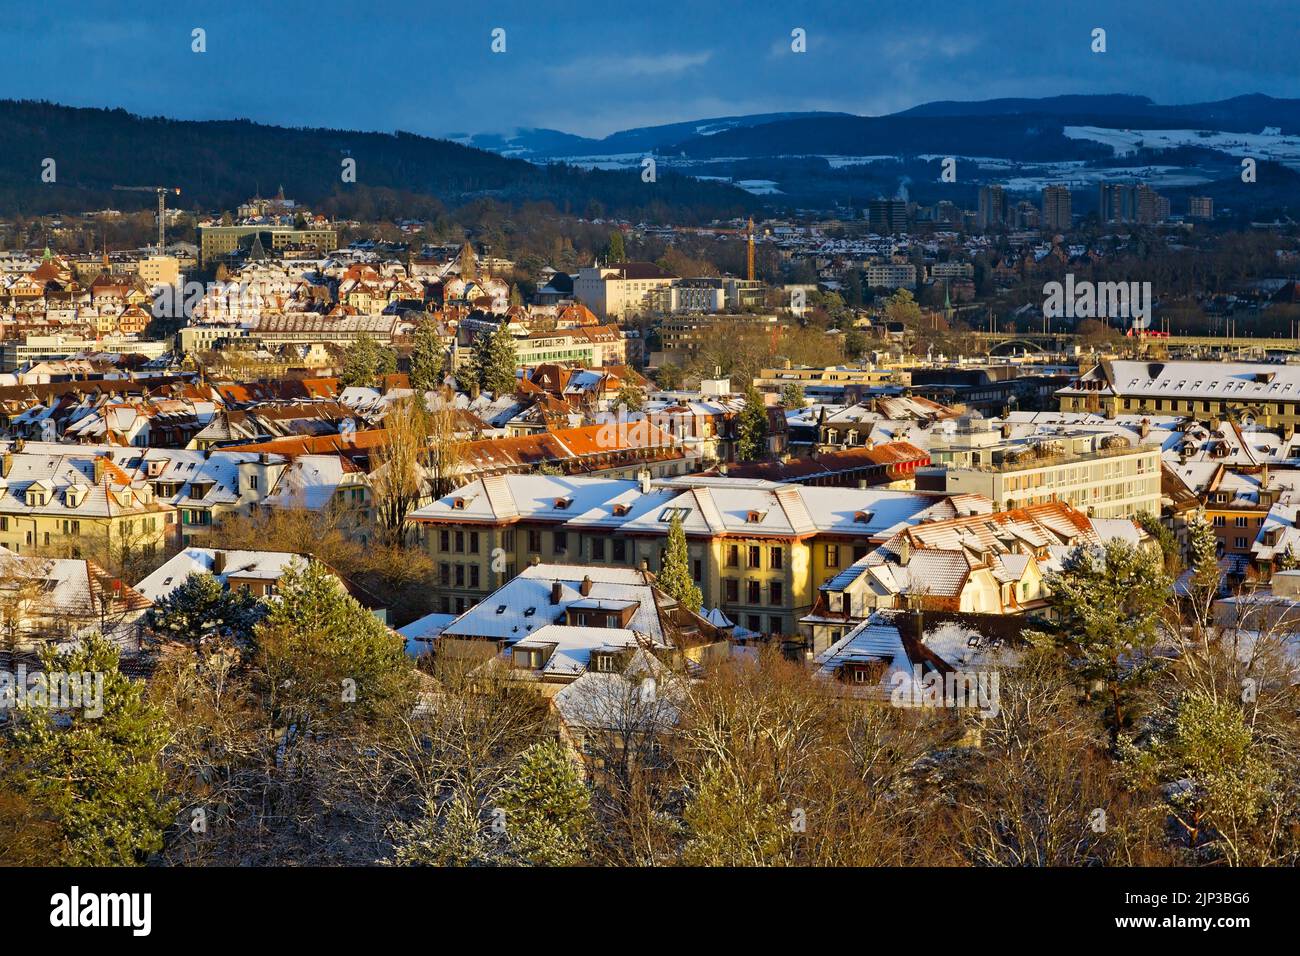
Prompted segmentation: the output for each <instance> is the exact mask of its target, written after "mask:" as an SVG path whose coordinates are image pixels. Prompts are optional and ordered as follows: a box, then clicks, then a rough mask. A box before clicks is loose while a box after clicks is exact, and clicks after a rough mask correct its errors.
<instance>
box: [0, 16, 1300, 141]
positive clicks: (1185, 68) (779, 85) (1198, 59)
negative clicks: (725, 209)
mask: <svg viewBox="0 0 1300 956" xmlns="http://www.w3.org/2000/svg"><path fill="white" fill-rule="evenodd" d="M5 6H6V7H10V9H5V10H4V11H3V17H4V23H5V26H4V28H3V30H0V95H3V96H5V97H17V98H37V99H48V100H53V101H56V102H60V103H66V104H70V105H76V106H121V107H124V108H126V109H128V110H131V111H132V112H138V113H144V114H147V115H166V116H173V117H179V118H189V119H213V118H233V117H247V118H249V119H253V120H257V121H260V122H270V123H280V124H286V125H309V126H335V127H347V128H356V129H374V130H393V129H405V130H410V131H412V132H417V133H425V134H430V135H441V134H447V133H452V132H502V131H508V130H510V129H512V128H515V127H519V126H546V127H552V128H556V129H562V130H566V131H569V132H575V133H581V134H584V135H595V136H600V135H604V134H606V133H609V132H613V131H615V130H618V129H626V128H629V127H633V126H645V125H652V124H656V123H667V122H675V121H681V120H691V119H699V118H704V117H709V116H723V115H729V114H738V113H755V112H771V111H778V110H806V109H828V110H844V111H847V112H853V113H862V114H879V113H886V112H891V111H894V110H897V109H905V108H907V107H909V106H913V105H916V104H918V103H922V102H925V101H927V100H934V99H985V98H989V97H998V96H1043V95H1052V94H1058V93H1141V94H1145V95H1148V96H1151V97H1152V98H1153V99H1155V100H1156V101H1158V102H1163V103H1185V102H1192V101H1196V100H1204V99H1221V98H1225V97H1228V96H1235V95H1238V94H1241V93H1253V92H1260V93H1268V94H1271V95H1273V96H1300V57H1297V56H1296V55H1295V50H1294V38H1295V35H1296V31H1297V26H1300V4H1297V3H1295V0H1259V2H1244V3H1231V2H1228V0H1224V2H1205V0H1182V2H1166V0H1122V2H1114V0H1094V2H1089V3H1080V2H1060V0H1045V2H1044V0H1036V2H999V0H981V2H973V0H967V2H925V0H913V2H908V3H906V4H898V3H884V2H879V0H858V2H839V0H826V2H807V3H800V2H788V3H787V2H780V0H772V2H765V0H750V2H713V0H682V2H677V3H674V2H671V0H654V2H651V0H646V2H639V3H638V2H622V0H607V2H599V0H596V2H591V3H586V2H577V0H553V2H545V0H535V2H532V3H528V2H491V0H487V2H480V0H462V2H460V3H454V4H449V3H441V2H431V0H423V2H396V0H395V2H387V3H385V2H382V0H373V2H365V3H362V2H334V0H317V2H313V3H300V2H297V0H273V2H262V3H244V2H241V0H230V2H225V3H220V4H203V5H202V6H201V7H199V9H197V10H195V11H193V12H185V10H184V8H185V7H186V6H188V5H186V4H183V3H177V2H170V3H162V2H133V0H114V2H104V0H86V2H79V3H72V4H64V5H58V6H57V7H52V6H50V5H48V4H24V5H22V6H21V7H18V6H16V5H14V4H13V0H5ZM195 6H196V7H197V6H199V5H195ZM56 10H57V13H56ZM194 27H202V28H204V29H205V30H206V31H207V45H208V50H207V52H206V53H203V54H195V53H193V52H191V50H190V31H191V30H192V29H193V28H194ZM496 27H501V28H503V29H505V30H506V52H505V53H504V54H493V53H492V52H491V51H490V49H489V45H490V42H491V31H492V30H493V28H496ZM796 27H800V28H803V29H804V30H805V31H806V32H807V38H808V39H807V52H806V53H803V54H795V53H792V52H791V50H790V31H791V30H792V29H794V28H796ZM1094 27H1103V28H1104V29H1106V31H1107V46H1108V50H1107V52H1106V53H1105V54H1094V53H1092V52H1091V51H1090V49H1089V44H1090V33H1091V31H1092V29H1093V28H1094Z"/></svg>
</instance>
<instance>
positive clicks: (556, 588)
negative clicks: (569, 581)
mask: <svg viewBox="0 0 1300 956" xmlns="http://www.w3.org/2000/svg"><path fill="white" fill-rule="evenodd" d="M563 593H564V585H562V584H561V583H560V582H559V581H553V582H551V603H552V604H559V603H560V596H561V595H562V594H563Z"/></svg>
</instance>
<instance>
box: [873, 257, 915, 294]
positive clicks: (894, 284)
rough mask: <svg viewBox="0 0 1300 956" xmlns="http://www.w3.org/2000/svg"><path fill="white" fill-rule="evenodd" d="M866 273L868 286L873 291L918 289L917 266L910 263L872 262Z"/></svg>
mask: <svg viewBox="0 0 1300 956" xmlns="http://www.w3.org/2000/svg"><path fill="white" fill-rule="evenodd" d="M866 273H867V285H868V286H869V287H871V288H873V289H915V288H916V266H914V265H912V264H911V263H910V262H907V263H901V262H871V263H868V264H867V269H866Z"/></svg>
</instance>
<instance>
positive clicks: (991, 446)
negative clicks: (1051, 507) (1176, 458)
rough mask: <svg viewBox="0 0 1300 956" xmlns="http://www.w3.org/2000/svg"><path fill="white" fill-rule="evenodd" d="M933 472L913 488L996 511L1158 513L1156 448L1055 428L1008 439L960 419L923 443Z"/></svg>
mask: <svg viewBox="0 0 1300 956" xmlns="http://www.w3.org/2000/svg"><path fill="white" fill-rule="evenodd" d="M930 457H931V459H932V460H933V462H934V464H935V467H934V468H933V469H928V470H923V472H918V473H917V487H918V488H927V489H931V490H940V487H939V486H940V484H941V485H942V490H944V491H946V492H948V493H949V494H973V495H983V496H984V497H986V498H988V499H990V500H991V501H993V502H994V504H995V505H996V506H997V507H998V508H1000V509H1003V510H1011V509H1014V508H1018V507H1025V506H1029V505H1037V504H1045V503H1047V502H1053V501H1062V502H1066V503H1067V504H1069V505H1071V506H1073V507H1075V508H1078V509H1079V510H1081V511H1084V512H1086V513H1087V514H1088V515H1089V516H1091V517H1097V518H1131V517H1133V516H1135V515H1137V514H1139V513H1141V512H1143V511H1148V512H1151V513H1152V514H1158V513H1159V512H1160V494H1161V491H1160V459H1161V448H1160V445H1159V444H1155V443H1153V444H1150V445H1147V444H1140V443H1137V444H1135V443H1134V442H1132V441H1131V440H1130V439H1129V438H1127V437H1125V436H1123V435H1116V434H1105V433H1098V432H1096V431H1091V430H1087V429H1071V428H1068V427H1062V428H1060V429H1058V430H1056V431H1054V432H1052V433H1051V434H1038V435H1034V436H1028V437H1020V438H1013V437H1011V433H1010V429H1009V428H1004V429H1001V430H997V431H995V430H994V429H993V427H992V425H991V424H990V423H989V422H988V421H987V420H986V419H982V418H974V417H963V418H961V419H958V421H957V422H956V423H954V424H953V425H952V427H951V430H947V429H941V430H940V431H939V432H938V433H935V434H932V435H931V438H930Z"/></svg>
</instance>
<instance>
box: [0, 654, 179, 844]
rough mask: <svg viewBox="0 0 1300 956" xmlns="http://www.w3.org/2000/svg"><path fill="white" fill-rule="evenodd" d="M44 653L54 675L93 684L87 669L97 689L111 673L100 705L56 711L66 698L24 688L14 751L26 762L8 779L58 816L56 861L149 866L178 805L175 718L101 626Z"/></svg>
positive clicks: (43, 816)
mask: <svg viewBox="0 0 1300 956" xmlns="http://www.w3.org/2000/svg"><path fill="white" fill-rule="evenodd" d="M41 657H42V663H43V665H44V673H45V674H55V673H58V674H64V675H69V676H73V675H76V676H80V677H82V686H83V689H84V687H85V680H86V678H87V677H89V678H91V686H92V688H93V686H94V684H95V682H97V681H100V680H102V690H101V691H100V694H99V703H98V704H96V705H95V706H93V707H92V708H91V709H90V710H87V709H86V707H84V706H83V707H81V708H78V709H72V710H59V711H55V710H53V709H52V706H53V705H54V704H57V703H58V701H57V700H52V699H48V698H47V701H46V703H45V704H42V703H41V702H40V701H39V700H38V701H33V700H32V699H31V696H30V695H29V694H28V689H27V688H18V690H19V691H20V692H21V693H23V695H24V699H25V700H26V702H27V704H28V706H27V707H23V708H18V709H17V710H15V711H14V727H13V731H12V736H11V738H10V739H11V744H10V747H9V748H8V750H9V754H10V755H11V756H12V757H13V763H14V766H15V767H16V768H17V769H16V771H15V773H14V774H13V775H12V776H11V777H10V778H9V779H8V780H7V781H6V782H5V786H6V787H7V788H12V789H13V790H14V791H15V792H17V793H18V794H19V795H21V796H22V797H24V798H25V799H27V800H28V801H30V804H31V806H32V807H33V808H35V810H36V811H37V813H36V816H37V819H40V820H45V821H51V822H52V823H53V825H54V830H55V834H54V836H55V843H54V845H53V846H51V847H50V850H51V851H52V853H51V858H50V859H48V860H47V861H46V862H48V863H57V864H58V865H61V866H126V865H132V864H142V863H144V862H145V861H146V859H147V858H148V856H149V855H150V854H151V853H154V852H156V851H158V850H159V849H161V848H162V844H163V830H164V828H165V827H167V826H168V825H170V824H171V823H172V821H173V818H174V814H175V811H176V808H175V804H174V802H173V801H170V800H169V799H168V798H167V790H166V787H167V778H166V774H165V772H164V770H163V767H162V760H161V755H162V751H163V748H164V747H165V746H166V745H167V741H168V736H169V730H168V727H167V721H166V718H165V716H164V715H163V713H162V711H161V710H160V709H159V708H157V707H156V706H154V705H153V704H151V703H150V702H149V701H148V700H147V699H146V697H145V687H144V684H143V683H138V682H136V681H133V680H131V679H130V678H128V677H126V676H125V675H124V674H122V672H121V671H120V670H119V669H118V649H117V647H116V646H114V645H113V644H112V643H111V642H110V641H108V640H107V639H105V638H103V637H101V636H99V635H98V634H91V635H89V636H87V637H86V638H84V639H83V640H82V641H81V643H80V645H79V646H77V647H76V648H74V649H73V650H70V651H67V652H65V653H62V654H60V653H58V652H56V651H55V650H54V648H52V647H51V648H48V649H47V650H46V651H45V652H44V653H43V654H42V655H41ZM84 696H85V695H83V699H84ZM89 696H90V697H91V698H92V700H93V698H94V696H95V695H94V693H93V692H92V694H91V695H89ZM101 707H102V713H98V714H96V712H97V711H99V710H100V709H101Z"/></svg>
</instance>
